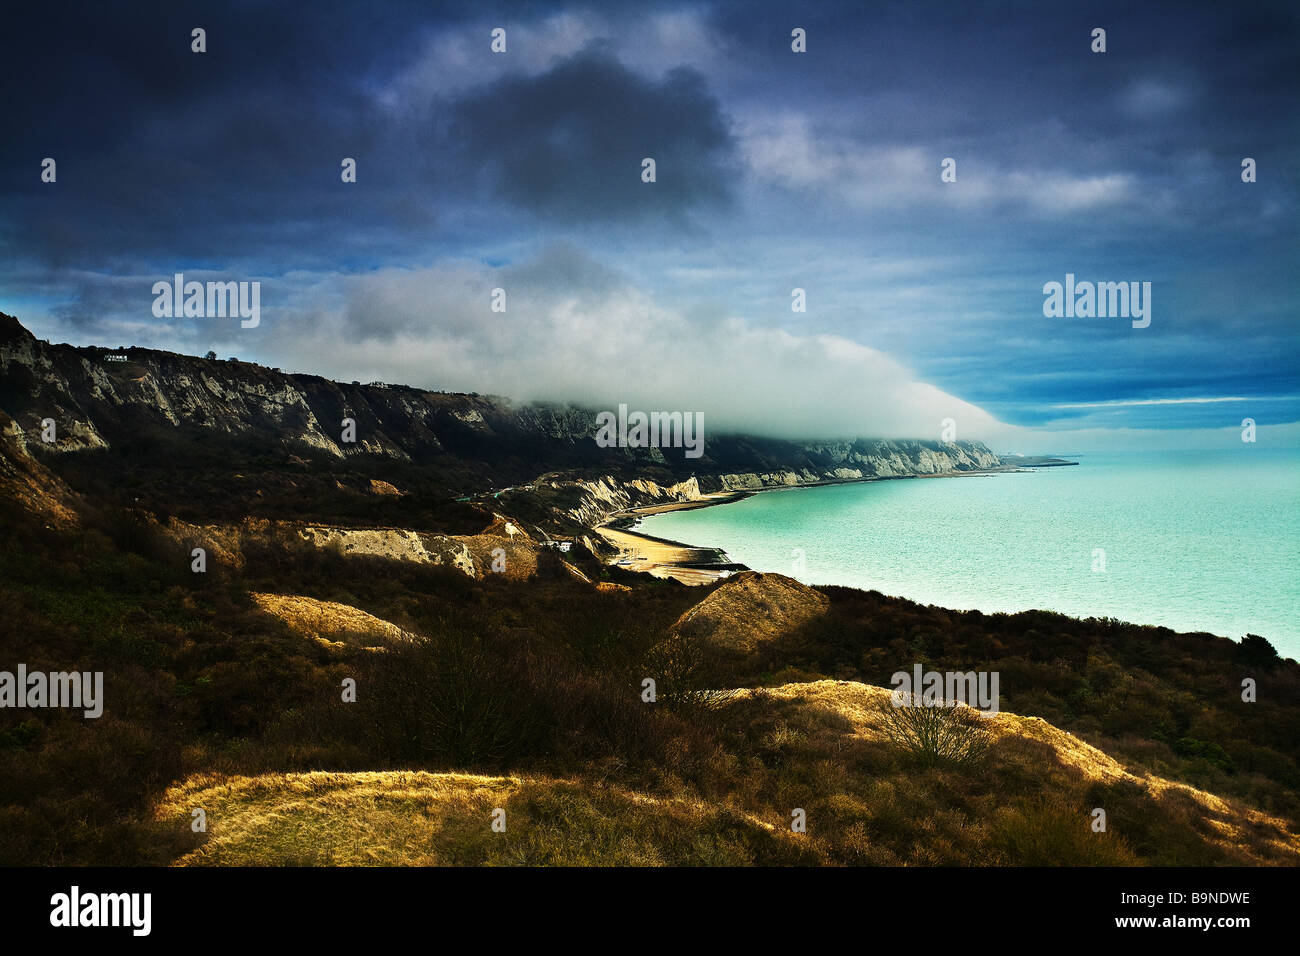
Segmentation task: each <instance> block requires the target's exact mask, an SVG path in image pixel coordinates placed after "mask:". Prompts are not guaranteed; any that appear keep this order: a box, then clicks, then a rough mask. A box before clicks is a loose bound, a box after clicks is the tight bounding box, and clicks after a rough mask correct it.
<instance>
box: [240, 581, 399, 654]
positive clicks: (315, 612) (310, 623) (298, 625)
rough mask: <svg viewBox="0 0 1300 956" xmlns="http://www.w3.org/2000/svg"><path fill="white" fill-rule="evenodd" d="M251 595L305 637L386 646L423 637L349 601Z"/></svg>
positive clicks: (335, 642)
mask: <svg viewBox="0 0 1300 956" xmlns="http://www.w3.org/2000/svg"><path fill="white" fill-rule="evenodd" d="M249 596H250V597H251V598H252V599H253V601H254V602H255V603H256V604H257V606H258V607H260V608H261V609H262V610H263V611H265V612H266V613H268V614H270V615H272V616H274V617H277V618H279V619H280V620H281V621H283V622H284V623H285V624H287V625H289V627H290V628H292V629H293V630H294V631H296V632H297V633H299V634H301V635H302V636H303V637H306V638H309V639H311V640H314V641H319V642H321V643H323V644H327V645H336V644H345V645H351V646H354V647H385V646H387V645H389V644H393V643H397V642H401V641H413V640H419V637H418V635H415V634H412V633H410V632H409V631H404V630H402V629H401V628H400V627H398V626H397V625H396V624H392V623H390V622H388V621H385V620H383V619H382V618H378V617H375V616H374V615H373V614H367V613H366V612H365V611H362V610H360V609H359V608H355V607H352V606H351V605H348V604H338V603H336V602H334V601H318V600H316V599H315V598H309V597H304V596H302V595H300V594H266V593H262V592H258V591H253V592H251V593H250V594H249Z"/></svg>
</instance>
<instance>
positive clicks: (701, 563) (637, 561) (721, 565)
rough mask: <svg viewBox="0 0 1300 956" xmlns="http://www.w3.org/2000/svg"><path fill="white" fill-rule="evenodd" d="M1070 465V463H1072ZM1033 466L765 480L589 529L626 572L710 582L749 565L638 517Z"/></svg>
mask: <svg viewBox="0 0 1300 956" xmlns="http://www.w3.org/2000/svg"><path fill="white" fill-rule="evenodd" d="M1072 464H1073V463H1072ZM1033 470H1034V468H1032V467H1028V468H1027V467H1021V466H1019V465H1005V466H1003V467H1000V468H983V469H980V470H978V471H945V472H939V473H937V474H933V475H888V476H884V477H881V476H879V475H872V476H871V477H867V478H827V479H824V480H821V481H810V482H807V483H805V484H797V485H770V486H768V487H765V488H745V489H740V490H736V491H715V492H710V493H709V494H707V495H703V496H701V497H699V498H695V499H692V500H690V501H671V502H666V503H664V504H657V505H644V506H642V507H639V508H628V509H626V510H624V511H618V512H615V513H614V514H612V515H610V516H609V517H608V518H606V519H605V520H604V521H602V522H600V523H599V524H597V525H595V526H593V527H592V528H591V531H592V532H593V533H595V534H597V535H599V536H600V537H601V538H603V539H604V540H605V542H606V543H607V544H609V545H610V546H612V547H613V548H615V549H616V552H617V553H616V556H615V557H614V558H613V559H611V560H610V561H608V562H607V563H608V564H610V565H612V566H614V567H618V568H622V569H624V570H626V571H640V572H644V573H647V574H650V575H651V576H653V577H657V578H672V579H673V580H676V581H680V582H681V583H683V584H691V585H697V584H713V583H715V582H717V581H721V580H724V579H726V578H728V577H730V576H731V575H732V574H735V573H738V572H740V571H748V570H750V569H749V568H748V567H747V566H745V565H743V564H739V563H737V562H735V561H732V560H731V558H730V557H729V556H728V555H727V553H726V552H725V551H723V550H722V549H721V548H716V547H708V546H699V545H692V544H687V543H686V542H683V541H673V540H671V539H669V538H659V537H655V536H654V535H649V534H644V533H643V532H640V531H637V530H635V529H636V526H637V525H638V524H639V523H640V520H641V519H642V518H646V517H650V516H652V515H658V514H667V513H668V512H670V511H694V510H696V509H697V508H711V507H714V506H715V505H726V504H733V503H734V502H737V501H742V500H744V499H745V498H748V497H750V496H751V495H759V494H763V493H765V492H769V491H794V490H797V489H801V488H824V487H826V486H828V485H856V484H863V483H866V482H871V481H909V480H912V479H917V478H973V477H978V478H989V477H993V476H996V475H1006V474H1026V473H1030V472H1032V471H1033Z"/></svg>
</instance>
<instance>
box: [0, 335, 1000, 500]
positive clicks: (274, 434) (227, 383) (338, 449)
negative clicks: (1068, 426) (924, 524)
mask: <svg viewBox="0 0 1300 956" xmlns="http://www.w3.org/2000/svg"><path fill="white" fill-rule="evenodd" d="M0 410H3V411H4V412H7V413H8V414H9V415H10V416H11V417H12V419H13V421H14V422H15V426H11V427H14V428H15V430H16V431H19V432H21V434H22V436H23V437H24V439H25V442H26V444H27V446H28V447H29V448H30V449H33V450H34V451H35V452H36V453H37V454H38V456H39V457H40V458H41V459H42V460H44V461H45V462H47V463H49V464H51V465H52V466H53V464H54V462H56V461H57V460H58V459H60V458H66V457H67V456H69V455H72V456H73V457H79V455H78V454H77V453H84V452H89V451H95V450H100V451H104V452H108V453H110V458H111V454H117V455H118V456H119V457H120V458H121V459H122V462H120V466H121V467H122V468H124V469H126V468H129V470H130V471H131V472H132V474H133V475H137V476H138V475H139V474H140V473H142V472H147V471H149V470H150V469H152V470H153V471H154V472H155V473H161V472H162V471H164V470H170V471H168V473H169V474H172V473H178V472H179V471H183V470H184V469H185V468H187V467H188V468H194V467H197V466H195V465H194V464H193V462H194V461H197V460H199V459H204V460H205V465H204V467H206V468H207V469H208V472H211V471H212V470H213V462H214V460H215V461H216V462H217V464H218V465H221V466H228V467H229V469H230V471H231V472H241V473H244V474H247V473H248V472H249V471H250V470H253V469H255V468H256V467H257V466H258V463H261V464H262V465H265V462H267V461H268V460H271V459H274V460H276V461H292V462H298V463H302V464H306V462H305V461H303V459H302V458H299V457H298V456H305V457H306V458H307V459H310V460H311V461H312V462H314V464H313V466H312V467H313V469H314V470H315V471H316V472H321V471H322V469H324V470H329V469H331V468H333V469H334V470H335V472H338V471H339V470H340V469H347V470H349V473H352V472H360V473H361V474H362V475H364V476H365V483H366V484H367V485H368V486H370V487H373V486H374V482H381V483H383V484H384V485H386V486H387V487H390V488H393V489H394V490H395V491H399V492H400V491H405V490H408V488H409V487H410V486H411V485H412V484H413V483H414V484H417V485H418V486H419V494H420V495H421V496H423V497H424V498H425V499H428V498H431V497H439V496H441V497H452V496H461V495H469V494H478V493H481V492H482V491H483V490H484V489H485V488H501V487H504V486H517V485H520V484H522V483H524V482H533V481H535V480H536V481H539V483H540V482H548V481H549V482H550V483H551V485H550V487H551V489H552V490H555V491H557V492H559V493H560V494H561V495H562V496H567V499H568V500H569V506H568V507H567V508H561V511H568V512H571V514H570V517H571V518H573V519H574V520H578V521H580V522H581V523H584V524H586V523H589V520H588V519H592V518H596V517H603V516H604V515H607V514H610V513H613V512H614V511H618V510H622V509H623V508H626V507H632V506H635V505H639V504H644V503H649V502H654V501H660V500H663V501H666V500H691V499H693V498H696V497H699V496H700V495H702V494H707V493H710V492H716V491H732V490H743V489H756V488H762V487H772V486H778V485H798V484H807V483H811V482H818V481H826V480H833V479H855V478H869V477H897V476H902V475H927V474H940V473H944V472H959V471H972V470H979V469H985V468H996V467H998V464H999V462H998V459H997V457H996V456H995V455H994V454H993V453H992V452H990V451H989V449H988V448H986V447H985V446H984V445H982V444H980V443H977V442H960V443H953V444H945V443H939V442H923V441H885V440H856V441H839V442H793V441H781V440H776V439H764V438H755V437H749V436H736V435H708V436H707V441H706V442H705V446H704V455H703V456H702V457H700V458H698V459H686V458H684V457H683V456H682V454H681V452H680V451H674V450H664V451H661V450H660V449H657V448H636V449H633V448H608V449H607V448H599V447H598V446H597V445H596V443H595V441H594V440H593V439H594V437H595V434H596V422H595V414H594V412H593V411H592V410H590V409H583V408H579V407H576V406H560V405H549V404H528V405H515V404H513V403H511V402H510V401H508V400H506V399H503V398H497V397H490V396H478V395H461V394H447V393H441V392H427V391H423V390H420V389H415V388H408V387H405V386H396V385H393V386H375V385H349V384H344V383H340V382H333V381H330V380H328V379H325V378H321V377H319V376H315V375H302V374H285V373H281V372H280V371H278V370H276V369H269V368H265V367H263V366H260V365H255V364H251V363H247V362H235V361H228V360H207V359H202V358H197V357H193V356H186V355H178V354H175V353H171V352H160V351H154V350H149V349H122V350H119V351H118V352H111V351H110V350H108V349H103V348H78V347H73V346H68V345H51V344H49V343H48V342H44V341H41V340H39V339H37V338H35V337H34V336H33V335H32V334H31V333H30V332H29V331H27V330H26V329H25V328H23V327H22V325H20V324H19V322H18V320H17V319H15V318H13V317H12V316H7V315H4V314H3V313H0ZM46 420H52V421H53V422H54V426H55V429H56V432H55V435H56V441H54V442H46V441H43V440H42V423H43V422H45V421H46ZM346 420H350V421H351V422H353V423H354V425H353V426H352V427H353V428H354V429H355V432H354V434H355V438H354V440H348V439H349V438H350V437H352V436H351V435H349V434H348V432H347V431H346V430H345V421H346ZM152 459H160V460H152ZM330 462H335V463H336V464H335V465H330ZM417 472H418V481H417V480H415V479H412V478H410V477H409V476H411V475H413V474H416V473H417ZM539 476H542V477H541V478H539ZM235 477H240V475H236V476H235ZM403 479H404V480H405V481H406V487H404V486H403ZM259 480H261V479H259ZM266 480H267V482H269V481H270V479H269V478H268V479H266ZM575 483H576V484H575ZM291 484H292V485H293V487H294V488H299V487H300V483H293V482H291ZM154 493H155V494H158V491H157V489H154ZM256 494H261V491H258V492H256ZM401 497H402V496H401V495H394V496H393V498H394V499H400V498H401Z"/></svg>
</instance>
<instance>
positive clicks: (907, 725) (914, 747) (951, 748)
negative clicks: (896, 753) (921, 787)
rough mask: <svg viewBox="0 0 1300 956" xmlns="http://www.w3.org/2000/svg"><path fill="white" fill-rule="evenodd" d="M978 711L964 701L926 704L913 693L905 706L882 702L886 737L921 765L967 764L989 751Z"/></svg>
mask: <svg viewBox="0 0 1300 956" xmlns="http://www.w3.org/2000/svg"><path fill="white" fill-rule="evenodd" d="M983 719H984V718H982V717H980V716H979V714H978V713H976V711H974V710H973V709H972V708H970V707H968V706H966V705H965V704H962V703H959V702H953V701H940V702H937V703H933V704H926V703H923V702H922V701H921V699H920V698H919V697H914V698H912V699H911V700H909V701H908V702H907V703H905V704H903V705H902V706H897V705H895V704H894V702H893V701H892V699H891V700H890V702H888V703H886V704H884V705H883V706H882V729H883V731H884V734H885V737H886V738H887V739H888V740H889V741H890V743H892V744H894V746H896V747H898V749H899V750H901V751H903V753H905V754H907V755H908V756H909V757H911V758H913V759H914V760H916V761H917V762H918V763H920V764H921V765H922V766H926V767H933V766H939V765H949V766H964V765H969V764H973V763H977V762H978V761H979V760H981V759H982V758H983V757H984V755H985V754H986V753H987V752H988V748H989V743H990V735H989V732H988V731H987V730H986V729H985V728H984V726H983V725H982V723H981V721H982V720H983Z"/></svg>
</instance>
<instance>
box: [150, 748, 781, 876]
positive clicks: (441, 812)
mask: <svg viewBox="0 0 1300 956" xmlns="http://www.w3.org/2000/svg"><path fill="white" fill-rule="evenodd" d="M195 808H202V809H203V810H204V811H205V813H206V815H207V822H208V839H207V842H206V843H205V844H204V845H203V846H202V847H200V848H199V849H198V850H195V851H193V852H191V853H189V854H187V855H186V856H184V857H182V858H181V859H180V860H178V861H176V862H177V864H178V865H182V866H202V865H215V866H232V865H234V866H259V865H271V866H284V865H313V866H440V865H529V864H531V865H615V866H625V865H630V866H658V865H665V864H673V863H688V862H715V863H732V864H746V863H755V862H761V861H762V860H763V859H765V858H767V857H769V856H771V857H775V858H776V860H777V861H784V862H789V861H793V860H796V859H797V858H798V855H799V853H800V848H799V846H798V845H797V843H795V842H794V840H793V835H790V836H786V835H784V834H782V833H780V832H779V831H778V830H777V828H776V827H775V825H774V824H772V823H771V822H768V821H761V820H755V819H752V818H747V817H745V816H744V815H740V814H735V813H731V812H729V811H726V810H721V809H719V808H715V807H709V806H706V805H704V804H703V803H699V802H689V801H681V800H671V799H657V798H653V797H649V796H646V795H644V794H636V793H630V792H628V791H626V790H622V789H619V788H615V787H607V786H601V785H592V784H582V783H578V782H575V781H569V780H559V779H551V778H545V777H516V776H510V777H491V776H480V775H476V774H457V773H425V772H402V771H392V772H385V773H342V774H335V773H303V774H283V775H281V774H267V775H263V776H258V777H230V778H224V777H221V776H219V775H201V776H198V777H193V778H191V779H189V780H187V781H186V782H185V783H183V784H181V785H180V786H177V787H173V788H172V789H171V790H169V791H168V792H167V794H166V795H165V796H164V798H163V801H162V803H161V804H160V806H159V807H158V809H157V814H156V815H157V819H158V820H160V821H164V822H171V823H174V824H175V825H176V826H177V827H188V825H189V821H190V820H191V813H192V811H193V810H194V809H195ZM496 808H502V809H504V810H505V814H506V816H505V824H506V825H505V831H504V832H494V831H493V829H492V820H493V811H494V810H495V809H496ZM783 858H784V859H783Z"/></svg>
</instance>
